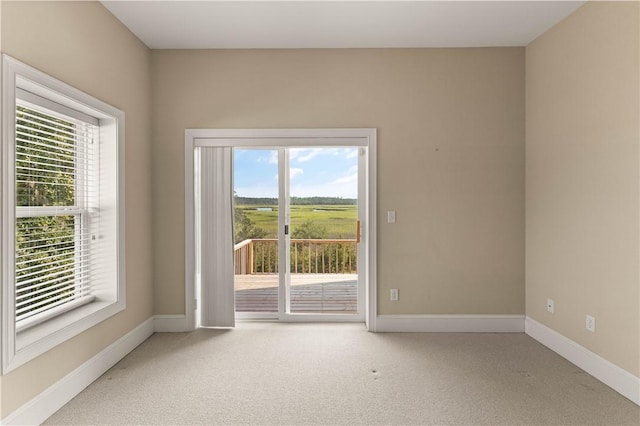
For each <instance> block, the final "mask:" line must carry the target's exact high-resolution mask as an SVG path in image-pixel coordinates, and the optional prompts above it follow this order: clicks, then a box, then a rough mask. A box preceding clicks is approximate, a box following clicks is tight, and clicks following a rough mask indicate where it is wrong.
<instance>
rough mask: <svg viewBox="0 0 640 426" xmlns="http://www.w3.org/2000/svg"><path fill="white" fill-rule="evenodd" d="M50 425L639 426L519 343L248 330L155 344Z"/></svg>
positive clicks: (527, 343)
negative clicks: (401, 425)
mask: <svg viewBox="0 0 640 426" xmlns="http://www.w3.org/2000/svg"><path fill="white" fill-rule="evenodd" d="M46 424H265V425H272V424H296V425H298V424H300V425H307V424H349V425H351V424H394V425H395V424H425V425H426V424H437V425H445V424H447V425H448V424H462V425H472V424H484V425H496V424H508V425H520V424H527V425H529V424H536V425H560V424H563V425H564V424H574V425H587V424H608V425H609V424H611V425H613V424H628V425H638V424H640V408H639V407H638V406H636V405H635V404H633V403H632V402H630V401H629V400H627V399H625V398H624V397H622V396H620V395H619V394H617V393H616V392H615V391H613V390H611V389H610V388H608V387H607V386H605V385H603V384H602V383H600V382H599V381H597V380H596V379H594V378H593V377H591V376H589V375H588V374H586V373H584V372H583V371H582V370H580V369H578V368H577V367H575V366H573V365H572V364H570V363H569V362H568V361H566V360H564V359H563V358H561V357H560V356H558V355H556V354H554V353H553V352H551V351H550V350H548V349H546V348H545V347H544V346H542V345H540V344H539V343H537V342H535V341H534V340H532V339H531V338H529V337H528V336H526V335H524V334H466V333H465V334H391V333H386V334H373V333H368V332H367V331H366V330H365V328H364V325H362V324H277V323H243V324H240V325H239V327H237V328H236V329H234V330H199V331H196V332H193V333H184V334H155V335H153V336H152V337H151V338H150V339H149V340H147V341H146V342H145V343H143V344H142V345H141V346H140V347H138V348H137V349H136V350H134V351H133V352H132V353H131V354H129V355H128V356H127V357H126V358H125V359H123V360H122V361H121V362H120V363H118V364H117V365H116V366H114V367H113V368H112V369H111V370H109V371H108V372H107V373H105V374H104V375H103V376H102V377H101V378H100V379H98V380H97V381H96V382H95V383H93V384H92V385H91V386H89V387H88V388H87V389H86V390H85V391H83V392H82V393H81V394H80V395H78V396H77V397H76V398H75V399H73V400H72V401H71V402H69V403H68V404H67V405H66V406H65V407H63V408H62V409H61V410H60V411H59V412H58V413H56V414H55V415H53V416H52V417H51V418H50V419H49V420H48V421H47V423H46Z"/></svg>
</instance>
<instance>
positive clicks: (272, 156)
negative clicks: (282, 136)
mask: <svg viewBox="0 0 640 426" xmlns="http://www.w3.org/2000/svg"><path fill="white" fill-rule="evenodd" d="M268 163H269V164H278V151H271V152H270V153H269V160H268Z"/></svg>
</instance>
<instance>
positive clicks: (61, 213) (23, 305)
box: [15, 96, 100, 331]
mask: <svg viewBox="0 0 640 426" xmlns="http://www.w3.org/2000/svg"><path fill="white" fill-rule="evenodd" d="M25 98H27V99H28V100H25V99H18V100H17V102H16V111H15V113H16V127H15V129H16V136H15V194H16V223H15V320H16V331H22V330H25V329H27V328H29V327H32V326H34V325H37V324H39V323H41V322H43V321H46V320H48V319H50V318H52V317H54V316H56V315H59V314H61V313H63V312H66V311H68V310H70V309H73V308H75V307H78V306H81V305H83V304H86V303H89V302H91V301H92V300H93V299H94V296H93V294H92V293H93V289H92V282H94V280H93V279H92V277H93V275H94V274H95V273H96V272H97V271H96V269H97V266H96V261H95V260H96V253H97V251H96V249H95V246H96V238H95V235H96V232H97V227H98V226H99V222H100V221H99V211H98V209H97V205H98V201H97V200H98V198H99V194H98V188H99V185H98V178H99V174H98V172H97V171H98V170H99V167H98V154H99V152H98V146H99V144H98V141H97V139H98V136H99V132H98V127H97V126H96V125H95V124H93V123H88V122H85V121H82V120H79V119H77V118H72V117H70V116H67V115H64V114H61V113H58V112H56V111H53V110H51V109H48V108H45V107H43V106H41V105H37V104H35V103H32V102H30V101H33V100H34V99H35V100H36V101H37V97H26V96H25ZM51 105H52V104H51V103H49V104H48V105H47V106H51Z"/></svg>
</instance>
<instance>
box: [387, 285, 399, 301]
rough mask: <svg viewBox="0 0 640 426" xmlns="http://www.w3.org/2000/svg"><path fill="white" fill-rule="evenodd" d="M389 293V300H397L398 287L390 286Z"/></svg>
mask: <svg viewBox="0 0 640 426" xmlns="http://www.w3.org/2000/svg"><path fill="white" fill-rule="evenodd" d="M389 293H390V298H391V300H393V301H394V302H396V301H397V300H398V296H399V294H398V289H397V288H392V289H391V291H390V292H389Z"/></svg>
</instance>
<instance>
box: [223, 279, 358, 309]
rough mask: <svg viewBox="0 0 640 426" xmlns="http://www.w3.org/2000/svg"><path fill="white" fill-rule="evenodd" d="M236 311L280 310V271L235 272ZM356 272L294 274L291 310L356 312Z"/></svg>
mask: <svg viewBox="0 0 640 426" xmlns="http://www.w3.org/2000/svg"><path fill="white" fill-rule="evenodd" d="M235 295H236V312H277V311H278V275H275V274H260V275H236V276H235ZM357 306H358V286H357V275H355V274H291V311H292V312H296V313H323V312H324V313H326V312H331V313H338V312H339V313H345V314H351V313H356V312H357Z"/></svg>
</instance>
